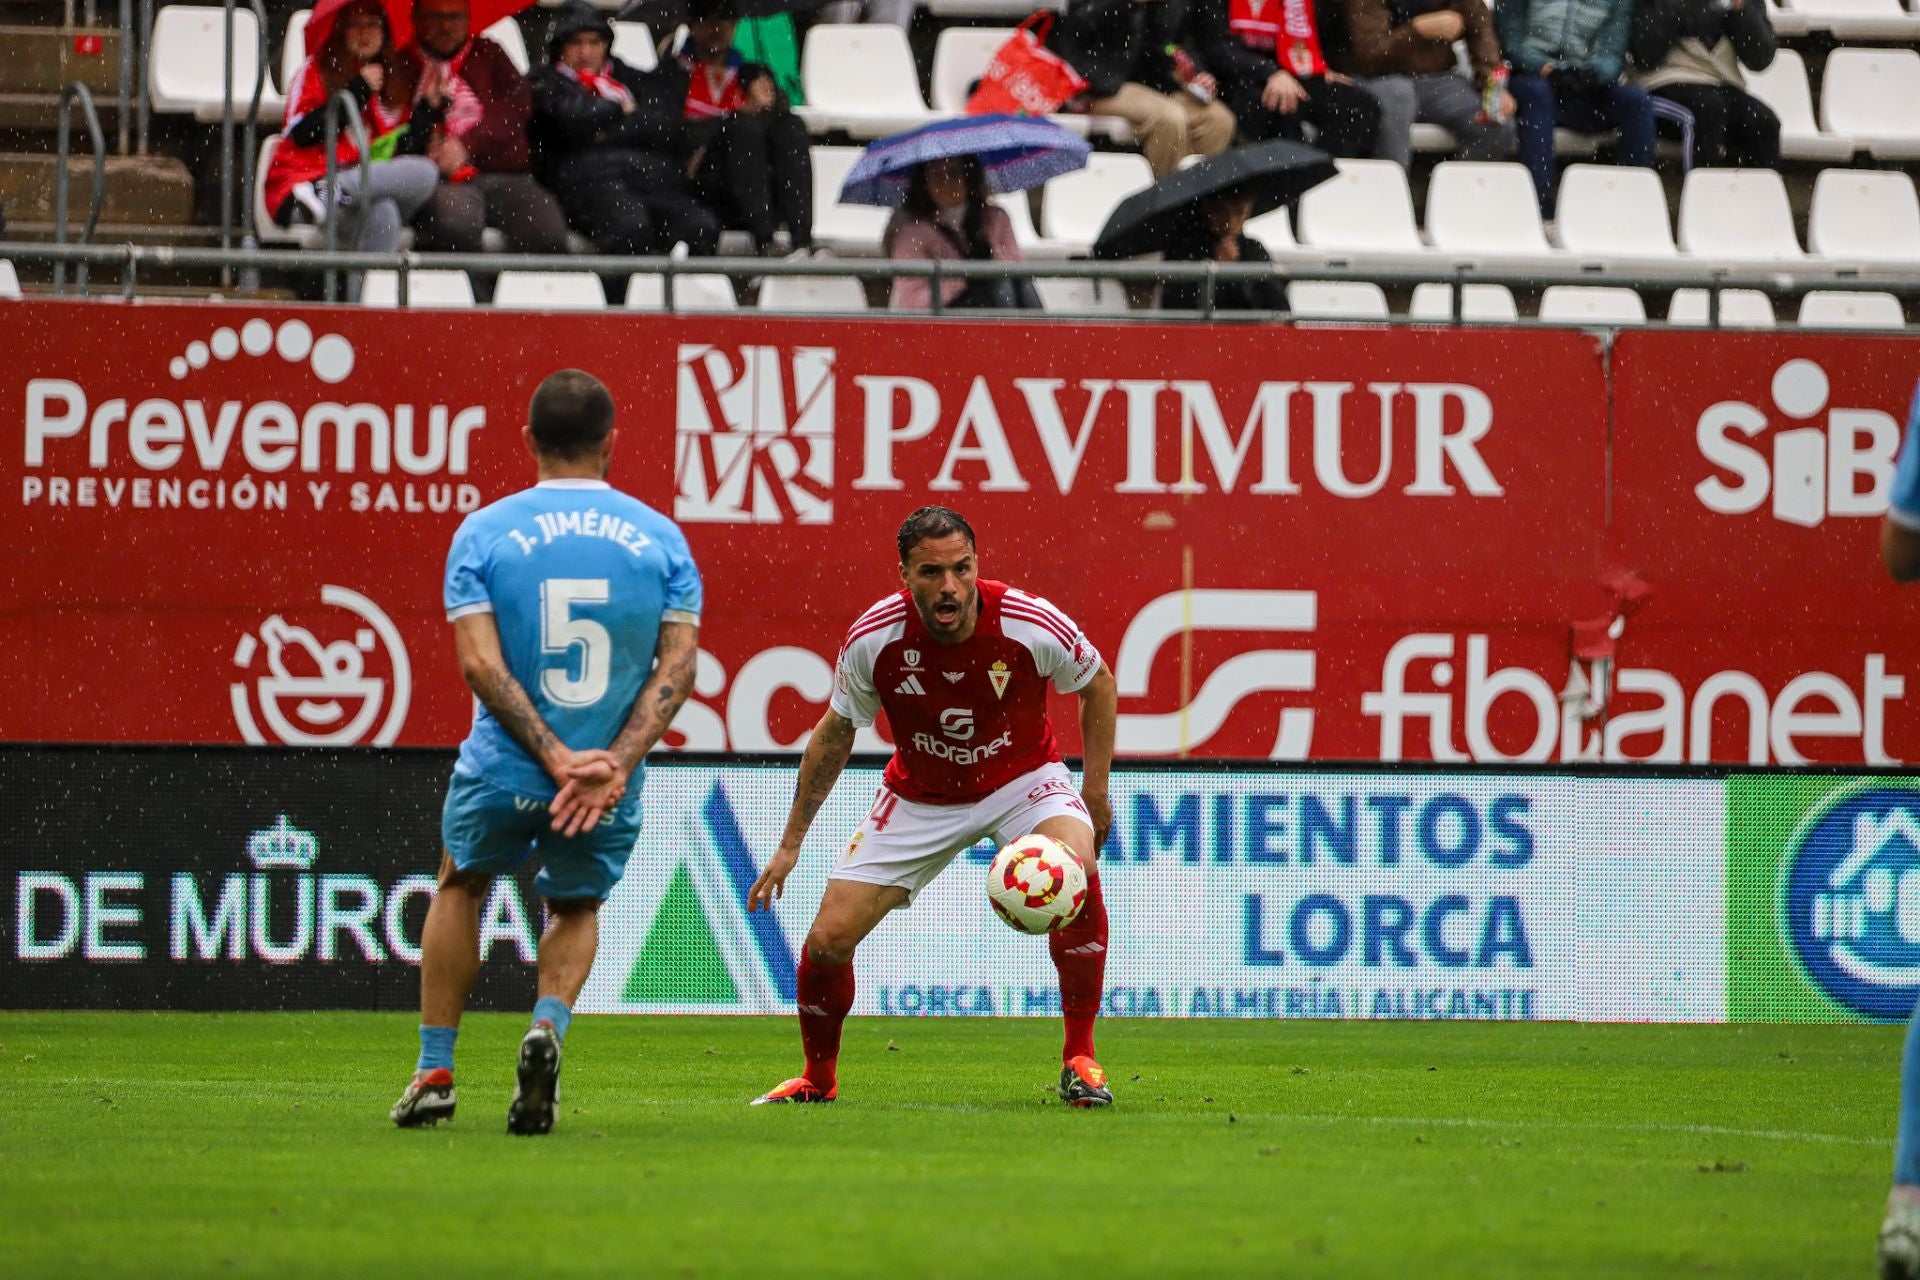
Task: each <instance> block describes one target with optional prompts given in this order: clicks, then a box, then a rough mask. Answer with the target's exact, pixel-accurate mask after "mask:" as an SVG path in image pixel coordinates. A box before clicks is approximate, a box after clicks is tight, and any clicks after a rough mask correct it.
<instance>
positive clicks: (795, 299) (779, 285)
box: [759, 276, 867, 312]
mask: <svg viewBox="0 0 1920 1280" xmlns="http://www.w3.org/2000/svg"><path fill="white" fill-rule="evenodd" d="M759 307H760V309H761V310H762V311H823V312H831V311H865V310H866V309H867V291H866V289H865V288H863V287H862V286H861V284H860V282H859V281H858V280H855V279H853V278H852V277H850V276H768V277H767V278H766V281H765V282H764V283H763V284H761V286H760V302H759Z"/></svg>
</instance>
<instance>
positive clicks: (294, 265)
mask: <svg viewBox="0 0 1920 1280" xmlns="http://www.w3.org/2000/svg"><path fill="white" fill-rule="evenodd" d="M349 119H357V115H356V116H352V117H349ZM363 154H364V153H363ZM0 257H7V258H14V259H18V260H20V261H27V262H34V261H39V262H49V261H50V262H55V263H79V262H85V263H90V264H93V265H96V266H100V267H106V268H115V269H117V270H118V271H119V273H120V277H121V284H122V289H121V293H122V296H125V297H132V296H133V295H134V293H135V292H136V291H137V286H138V276H139V273H140V272H141V271H143V270H153V269H165V270H195V269H199V270H207V269H220V268H224V267H230V266H235V265H240V264H245V265H249V266H257V267H259V268H261V269H263V270H268V271H283V272H304V273H312V272H322V273H334V272H341V271H376V270H386V271H393V272H396V273H398V276H399V282H400V297H401V299H402V301H403V302H405V301H407V300H408V299H409V289H408V283H407V279H408V276H409V274H410V273H412V272H414V271H422V270H457V271H467V272H471V273H475V274H478V275H495V274H498V273H499V272H502V271H546V272H551V271H569V272H588V273H592V274H595V275H599V276H612V275H627V274H632V273H639V274H645V275H657V276H660V277H662V278H663V285H664V289H663V291H664V293H665V297H664V299H663V305H664V307H665V309H667V310H669V311H679V310H681V308H680V307H679V306H678V305H677V297H676V290H675V282H676V281H677V280H678V279H679V278H680V277H684V276H695V275H726V276H729V277H732V278H735V279H754V278H766V277H773V276H798V277H809V278H819V277H843V278H844V277H852V278H855V279H862V280H877V279H892V278H894V277H896V276H908V277H917V278H920V279H925V280H927V281H929V282H930V283H931V284H932V285H933V286H934V288H933V289H932V295H933V299H934V305H933V306H932V308H931V314H933V315H936V316H942V315H944V316H947V317H959V318H973V319H986V318H990V317H994V318H1002V319H1005V318H1009V317H1013V316H1018V317H1019V318H1021V319H1023V320H1041V319H1055V318H1063V317H1069V316H1073V317H1077V318H1082V319H1084V318H1088V317H1089V316H1091V317H1095V318H1098V319H1101V320H1110V321H1120V322H1127V321H1136V322H1137V321H1149V322H1164V321H1170V320H1177V321H1185V320H1210V321H1231V320H1242V319H1244V320H1249V321H1263V320H1271V319H1273V318H1274V313H1271V312H1222V311H1220V310H1219V309H1218V308H1217V307H1215V306H1214V305H1213V304H1214V291H1215V289H1216V288H1217V287H1218V286H1219V285H1221V284H1225V283H1229V282H1234V281H1242V280H1280V281H1306V280H1312V281H1320V280H1326V281H1370V282H1372V283H1375V284H1379V285H1382V286H1384V287H1387V288H1411V287H1412V286H1414V285H1419V284H1426V283H1430V282H1443V283H1447V284H1449V285H1453V286H1456V300H1455V305H1454V308H1453V321H1452V322H1456V323H1466V324H1475V325H1489V324H1499V323H1502V322H1497V321H1481V320H1475V319H1462V318H1461V317H1460V316H1459V305H1458V293H1457V289H1458V287H1459V286H1464V285H1468V284H1503V285H1506V286H1508V287H1509V288H1517V289H1521V290H1528V291H1532V290H1538V289H1540V288H1542V287H1544V286H1547V285H1554V284H1595V283H1606V284H1611V285H1617V286H1620V287H1623V288H1631V289H1639V290H1656V291H1665V290H1671V289H1674V288H1687V287H1692V288H1703V289H1706V290H1707V291H1708V294H1709V297H1710V298H1712V297H1713V295H1716V294H1717V293H1718V292H1719V291H1721V290H1725V289H1752V290H1758V291H1760V292H1762V293H1766V294H1768V295H1769V296H1771V297H1774V298H1792V297H1797V296H1799V295H1801V294H1805V293H1808V292H1811V291H1813V290H1816V289H1826V288H1834V287H1841V288H1846V289H1862V290H1864V289H1873V290H1880V291H1884V292H1888V293H1892V294H1894V295H1896V296H1897V297H1900V298H1903V299H1905V300H1907V301H1908V302H1910V303H1920V271H1914V270H1911V269H1909V270H1904V271H1903V270H1890V269H1877V268H1869V267H1864V266H1863V267H1855V266H1849V265H1845V264H1827V265H1821V266H1811V265H1801V266H1796V267H1793V268H1792V269H1783V270H1767V269H1764V268H1758V267H1751V268H1738V269H1736V268H1732V267H1727V268H1712V269H1702V268H1700V267H1698V266H1695V267H1693V268H1692V269H1691V270H1682V269H1678V268H1675V269H1672V270H1666V271H1641V270H1636V271H1632V272H1626V271H1607V272H1604V273H1596V272H1594V271H1592V270H1587V269H1582V268H1581V267H1578V266H1556V267H1534V266H1525V267H1521V266H1512V265H1508V266H1498V265H1470V266H1454V267H1451V268H1449V267H1447V266H1443V265H1433V266H1425V267H1422V266H1418V265H1388V266H1374V265H1365V266H1356V265H1353V264H1352V263H1348V262H1340V261H1330V260H1327V259H1325V258H1306V259H1294V258H1288V257H1282V258H1280V259H1277V260H1276V262H1275V263H1273V264H1272V265H1268V264H1262V263H1214V262H1138V261H1130V262H1092V261H1088V260H1085V259H1074V260H1065V261H1031V260H1030V261H1022V262H999V261H995V262H975V261H934V260H924V259H923V260H904V259H888V258H833V259H820V258H814V259H796V260H793V261H786V260H781V259H765V258H629V257H619V256H612V255H605V254H598V255H596V254H580V255H555V256H545V257H541V256H531V255H522V254H503V253H494V254H488V253H474V254H422V253H413V252H395V253H361V252H358V251H353V250H339V251H330V252H321V251H314V250H305V249H258V250H252V251H233V250H220V249H195V248H176V247H173V246H167V245H135V244H120V245H49V244H44V243H12V244H7V243H0ZM954 280H1111V281H1115V282H1117V283H1120V284H1169V283H1189V284H1192V283H1197V284H1199V285H1200V286H1201V288H1200V302H1201V305H1200V306H1199V308H1197V309H1195V310H1190V311H1166V310H1154V311H1134V312H1129V313H1124V314H1123V313H1114V312H1094V313H1090V312H1080V313H1069V312H1060V311H1026V312H1006V311H997V312H988V311H975V310H962V309H957V308H953V307H943V306H942V305H940V302H939V299H940V294H941V290H940V288H939V287H938V286H939V285H941V284H942V283H945V282H948V281H954ZM702 314H708V315H711V314H713V313H712V312H711V311H704V312H702ZM835 314H839V315H840V316H841V318H847V315H848V314H849V313H835ZM852 314H860V313H852ZM864 314H865V315H866V316H867V317H868V318H878V317H886V316H892V317H896V318H901V319H909V320H914V319H919V320H924V319H926V318H927V316H928V314H929V313H928V312H888V311H884V310H874V311H870V312H866V313H864ZM1718 315H1719V307H1718V306H1717V303H1715V302H1710V304H1709V316H1710V318H1712V319H1714V320H1716V321H1717V319H1718ZM1310 318H1311V319H1312V320H1314V321H1315V322H1316V323H1318V322H1322V321H1323V320H1326V319H1329V318H1327V317H1319V316H1315V317H1310ZM1335 322H1338V321H1335ZM1353 322H1354V323H1366V324H1381V323H1385V324H1394V325H1400V324H1407V323H1416V324H1428V325H1430V324H1434V323H1436V321H1434V320H1427V319H1417V320H1416V319H1413V318H1411V317H1407V316H1392V317H1389V318H1386V319H1384V320H1381V319H1373V318H1361V317H1354V318H1353ZM1447 322H1448V321H1439V323H1447ZM1505 323H1508V324H1512V323H1518V324H1520V325H1523V326H1524V325H1537V324H1539V323H1541V322H1539V321H1537V320H1534V319H1522V320H1520V321H1518V322H1505ZM1548 323H1550V324H1552V325H1553V326H1554V327H1559V328H1593V329H1602V328H1612V327H1618V326H1614V325H1609V324H1606V323H1603V322H1593V323H1581V322H1562V321H1552V322H1548ZM1656 323H1657V322H1656Z"/></svg>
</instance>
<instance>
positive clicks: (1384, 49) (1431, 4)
mask: <svg viewBox="0 0 1920 1280" xmlns="http://www.w3.org/2000/svg"><path fill="white" fill-rule="evenodd" d="M1345 11H1346V20H1347V35H1348V41H1349V45H1348V47H1349V50H1350V56H1351V59H1352V65H1353V68H1354V70H1355V71H1357V72H1358V73H1359V74H1360V75H1362V76H1366V77H1368V78H1367V79H1364V80H1362V81H1360V83H1361V84H1362V85H1364V86H1365V87H1366V90H1367V92H1369V93H1371V94H1372V95H1373V96H1374V97H1375V98H1377V99H1379V102H1380V135H1379V140H1378V145H1377V148H1376V149H1377V150H1378V152H1379V154H1380V155H1381V156H1382V157H1383V158H1385V159H1388V160H1392V161H1395V162H1396V163H1398V164H1399V166H1400V167H1401V168H1403V169H1405V168H1408V167H1409V166H1410V165H1411V164H1412V163H1413V136H1412V135H1413V126H1414V124H1415V123H1416V122H1418V123H1422V124H1437V125H1440V126H1441V127H1443V128H1445V129H1446V130H1448V131H1449V132H1450V133H1452V134H1453V136H1454V137H1455V138H1457V139H1458V140H1459V143H1460V147H1459V150H1458V152H1457V153H1456V158H1457V159H1460V160H1504V159H1506V158H1507V157H1508V156H1510V155H1512V154H1513V148H1514V127H1513V109H1514V102H1513V95H1512V94H1510V93H1508V92H1507V91H1506V87H1505V81H1506V73H1505V71H1504V70H1502V69H1501V67H1500V40H1499V37H1497V36H1496V35H1494V32H1493V14H1492V12H1491V11H1489V10H1488V8H1487V6H1486V4H1485V2H1484V0H1345ZM1456 40H1463V41H1465V42H1466V47H1467V60H1468V62H1469V63H1470V64H1471V66H1472V68H1473V78H1472V79H1471V80H1469V79H1468V78H1467V77H1466V76H1463V75H1461V74H1460V71H1459V65H1458V63H1457V62H1456V61H1455V59H1454V54H1453V43H1454V41H1456ZM1488 107H1491V108H1492V110H1491V111H1489V110H1487V108H1488Z"/></svg>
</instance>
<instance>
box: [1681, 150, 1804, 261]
mask: <svg viewBox="0 0 1920 1280" xmlns="http://www.w3.org/2000/svg"><path fill="white" fill-rule="evenodd" d="M1680 248H1681V249H1682V250H1683V251H1684V252H1686V253H1690V254H1693V255H1695V256H1696V257H1701V258H1718V259H1725V260H1728V261H1735V262H1790V261H1794V260H1797V259H1799V258H1802V257H1804V256H1805V254H1804V253H1803V252H1802V251H1801V248H1800V241H1799V239H1798V237H1797V236H1796V235H1795V234H1794V230H1793V212H1792V210H1791V209H1789V208H1788V206H1787V186H1786V183H1785V182H1783V181H1781V178H1780V175H1779V174H1778V173H1776V172H1775V171H1774V170H1772V169H1695V170H1693V171H1692V172H1691V173H1689V174H1688V175H1687V179H1686V184H1685V186H1683V187H1682V188H1681V191H1680Z"/></svg>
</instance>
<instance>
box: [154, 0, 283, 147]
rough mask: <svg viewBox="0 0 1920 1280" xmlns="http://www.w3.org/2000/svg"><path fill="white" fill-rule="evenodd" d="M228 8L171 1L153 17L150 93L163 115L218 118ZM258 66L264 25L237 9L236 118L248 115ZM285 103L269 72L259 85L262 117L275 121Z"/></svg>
mask: <svg viewBox="0 0 1920 1280" xmlns="http://www.w3.org/2000/svg"><path fill="white" fill-rule="evenodd" d="M225 43H226V17H225V10H224V9H219V8H213V7H210V6H200V5H184V4H170V5H168V6H167V7H166V8H164V9H162V10H160V12H158V13H157V14H155V15H154V18H153V39H152V42H151V43H150V45H149V46H148V56H147V95H148V97H149V98H150V99H151V100H152V102H153V109H154V110H155V111H157V112H159V113H161V114H162V115H182V114H185V115H191V116H193V117H194V118H195V119H196V120H202V121H214V120H218V119H219V118H220V113H221V110H222V101H223V88H222V76H221V63H222V61H223V59H224V55H225ZM259 66H260V24H259V23H258V22H257V21H255V19H254V16H253V11H252V10H251V9H235V10H234V11H233V62H232V64H231V65H230V68H229V71H228V74H229V75H230V76H231V82H232V86H233V113H234V118H235V119H244V118H245V116H246V114H247V107H248V106H249V104H251V103H252V101H253V80H254V73H255V71H256V70H257V69H258V68H259ZM285 110H286V101H285V99H283V98H282V97H281V96H280V91H279V90H278V89H277V88H275V87H274V83H273V77H272V76H271V75H269V76H268V77H267V78H266V81H265V83H264V84H262V85H261V89H260V114H259V116H258V117H257V118H258V119H260V120H274V121H277V120H278V119H279V118H280V116H281V114H282V113H283V112H284V111H285Z"/></svg>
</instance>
